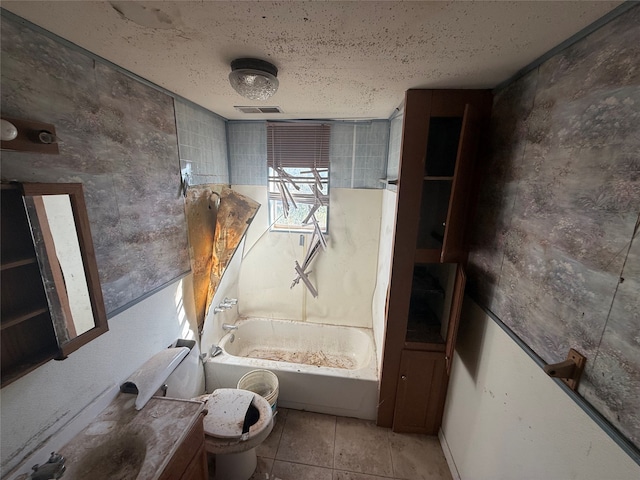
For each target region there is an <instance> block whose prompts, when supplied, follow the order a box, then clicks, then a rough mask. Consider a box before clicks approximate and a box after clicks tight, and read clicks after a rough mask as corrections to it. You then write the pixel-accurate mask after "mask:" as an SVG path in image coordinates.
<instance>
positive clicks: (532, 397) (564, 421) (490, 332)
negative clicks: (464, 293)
mask: <svg viewBox="0 0 640 480" xmlns="http://www.w3.org/2000/svg"><path fill="white" fill-rule="evenodd" d="M442 432H443V435H444V437H445V439H446V444H447V445H448V447H449V449H450V452H451V456H452V458H453V460H454V462H455V465H456V468H457V471H458V473H459V475H460V478H461V479H462V480H470V479H473V480H483V479H486V480H501V479H504V480H513V479H516V478H517V479H519V480H527V479H531V480H556V479H580V480H604V479H606V480H617V479H620V480H623V479H624V480H627V479H628V480H632V479H633V480H636V479H638V478H640V466H638V465H637V464H636V463H635V462H634V461H633V460H632V459H631V458H630V457H629V456H628V455H627V454H626V453H625V452H624V451H623V450H622V449H621V448H620V447H619V446H618V445H616V444H615V443H614V442H613V440H611V438H610V437H609V436H608V435H607V434H606V433H604V431H603V430H602V429H601V428H600V427H599V426H598V425H597V424H596V423H594V422H593V420H591V419H590V418H589V417H588V416H587V414H586V413H585V412H584V411H583V410H582V409H581V408H580V407H579V406H578V405H576V403H575V402H574V401H573V400H572V399H571V398H569V396H568V395H567V394H566V393H564V392H563V391H562V389H561V388H560V387H559V386H558V385H556V383H555V381H554V380H552V379H551V378H550V377H548V376H547V375H546V374H545V373H544V372H543V370H542V369H541V368H540V367H539V366H538V365H536V363H535V362H534V361H533V360H532V359H531V358H530V357H529V356H528V355H527V354H526V353H525V352H524V351H523V350H522V349H521V348H520V347H519V346H518V345H517V344H516V343H515V342H514V341H513V340H511V338H510V337H509V336H508V335H507V334H506V333H505V332H504V331H503V330H502V329H501V328H500V327H499V326H498V325H497V324H496V323H495V322H494V321H493V320H492V319H491V318H490V317H488V316H487V315H486V314H485V313H484V311H482V309H480V308H479V307H478V306H477V305H476V304H475V303H474V302H472V301H470V300H469V299H466V300H465V305H464V310H463V316H462V324H461V327H460V337H459V341H458V347H457V351H456V354H455V356H454V362H453V371H452V375H451V380H450V384H449V392H448V396H447V404H446V407H445V414H444V419H443V425H442Z"/></svg>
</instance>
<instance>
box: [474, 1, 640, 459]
mask: <svg viewBox="0 0 640 480" xmlns="http://www.w3.org/2000/svg"><path fill="white" fill-rule="evenodd" d="M639 45H640V8H639V7H636V8H633V9H631V10H630V11H628V12H627V13H625V14H623V15H622V16H620V17H618V18H616V19H615V20H613V21H612V22H610V23H608V24H607V25H605V26H604V27H602V28H601V29H599V30H597V31H596V32H594V33H592V34H591V35H589V36H588V37H586V38H585V39H583V40H582V41H580V42H578V43H577V44H574V45H573V46H571V47H570V48H568V49H566V50H564V51H563V52H561V53H559V54H558V55H556V56H554V57H552V58H551V59H549V60H548V61H546V62H545V63H544V64H542V65H541V66H540V67H539V68H537V69H536V70H534V71H532V72H530V73H529V74H527V75H526V76H525V77H523V78H521V79H519V80H517V81H515V82H514V83H512V84H510V85H508V86H507V87H505V88H504V89H502V90H501V91H500V92H498V93H497V95H496V96H495V99H494V109H493V118H492V137H491V142H492V151H491V155H490V156H489V158H487V159H486V163H485V164H484V165H483V171H484V179H483V181H482V190H481V194H480V199H479V202H478V207H477V214H476V218H475V221H474V225H473V227H472V228H473V238H472V251H471V255H470V259H469V261H470V265H469V268H470V280H471V285H472V289H473V291H474V292H475V297H476V299H477V300H478V301H479V302H480V304H482V305H484V306H485V307H487V308H488V309H489V310H491V311H492V312H493V313H494V314H496V315H497V316H498V317H499V318H500V319H501V320H502V321H503V322H504V323H506V324H507V325H508V326H509V327H510V328H511V329H512V330H513V331H514V332H515V333H516V334H517V335H518V336H520V337H521V338H522V339H523V340H524V341H525V342H526V343H527V344H528V345H529V346H530V347H531V348H532V349H533V350H534V351H535V352H536V353H537V354H538V355H540V356H541V357H542V358H543V359H544V360H545V361H547V362H549V363H553V362H558V361H561V360H564V359H565V358H566V355H567V353H568V350H569V348H570V347H574V348H576V349H577V350H579V351H580V352H582V353H583V354H585V355H586V356H587V359H588V360H587V365H586V371H585V374H584V375H583V378H582V382H581V384H580V388H579V393H580V394H581V395H582V396H584V398H585V399H586V400H587V401H588V402H590V403H591V404H592V405H593V406H594V407H595V408H596V409H597V410H599V411H600V412H601V413H602V414H603V415H604V416H605V417H606V418H607V419H608V420H609V421H610V422H611V423H612V424H613V425H614V426H615V427H616V428H617V429H618V430H619V431H620V432H621V433H622V434H623V435H624V436H626V437H627V438H629V440H630V441H631V442H632V443H633V444H635V445H636V447H640V245H639V244H640V237H639V236H638V221H639V218H640V217H639V216H640V155H639V152H640V128H639V127H640V68H639V67H638V65H640V47H639ZM634 237H635V238H634Z"/></svg>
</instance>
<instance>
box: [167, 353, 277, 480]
mask: <svg viewBox="0 0 640 480" xmlns="http://www.w3.org/2000/svg"><path fill="white" fill-rule="evenodd" d="M187 342H189V346H191V344H192V343H194V345H193V347H192V348H191V351H190V352H189V354H188V355H187V356H186V357H185V358H184V360H182V362H181V363H180V364H179V365H178V366H177V367H176V369H175V370H174V371H173V373H171V374H170V375H169V377H168V378H167V380H166V385H167V390H166V396H167V397H171V398H182V399H197V400H200V401H204V402H206V405H205V408H206V410H207V412H208V413H207V415H206V416H205V418H204V432H205V448H206V450H207V453H208V454H210V455H214V457H215V477H214V478H215V479H216V480H248V479H249V478H251V475H253V472H254V471H255V469H256V464H257V456H256V447H258V445H260V444H261V443H262V442H263V441H265V440H266V438H267V437H268V436H269V434H270V433H271V430H272V429H273V420H274V419H273V412H272V409H271V405H270V404H269V402H268V401H267V400H266V399H265V398H263V397H262V396H260V395H258V394H256V393H254V392H250V391H248V390H240V389H237V388H220V389H218V390H215V391H214V392H213V393H211V394H205V395H202V393H203V392H204V388H205V387H204V365H203V363H202V360H201V359H200V348H199V347H198V344H197V342H193V341H187ZM184 343H185V341H183V340H178V342H177V344H178V345H181V344H184ZM250 407H251V409H250ZM243 427H246V428H243ZM247 429H248V431H247V432H246V433H244V434H243V430H247ZM210 473H211V472H210Z"/></svg>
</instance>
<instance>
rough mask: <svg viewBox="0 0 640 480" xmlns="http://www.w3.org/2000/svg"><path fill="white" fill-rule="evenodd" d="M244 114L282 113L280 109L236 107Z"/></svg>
mask: <svg viewBox="0 0 640 480" xmlns="http://www.w3.org/2000/svg"><path fill="white" fill-rule="evenodd" d="M235 109H236V110H240V111H241V112H242V113H282V110H281V109H280V107H239V106H236V107H235Z"/></svg>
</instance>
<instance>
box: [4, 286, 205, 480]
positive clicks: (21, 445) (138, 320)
mask: <svg viewBox="0 0 640 480" xmlns="http://www.w3.org/2000/svg"><path fill="white" fill-rule="evenodd" d="M189 285H190V276H189V277H186V278H185V279H183V280H180V281H177V282H174V283H172V284H171V285H169V286H167V287H166V288H164V289H162V290H161V291H159V292H157V293H156V294H154V295H152V296H150V297H149V298H147V299H145V300H143V301H142V302H140V303H138V304H137V305H135V306H133V307H131V308H130V309H128V310H126V311H125V312H123V313H121V314H120V315H117V316H115V317H113V318H111V319H110V320H109V331H108V332H107V333H105V334H104V335H101V336H100V337H98V338H97V339H95V340H94V341H92V342H90V343H88V344H87V345H85V346H83V347H82V348H80V349H79V350H77V351H76V352H73V353H72V354H71V355H70V356H69V357H68V358H67V359H66V360H63V361H55V360H51V361H50V362H48V363H46V364H44V365H43V366H41V367H40V368H38V369H36V370H35V371H33V372H31V373H29V374H27V375H25V376H24V377H22V378H20V379H18V380H16V381H15V382H13V383H12V384H10V385H8V386H6V387H3V388H2V390H0V415H1V416H0V421H1V423H2V445H1V448H0V451H1V455H2V467H1V472H2V473H1V475H0V476H3V477H4V476H5V474H6V473H7V472H9V471H10V470H11V469H13V468H14V467H15V466H16V465H17V464H19V463H20V461H21V460H22V458H24V457H25V456H27V455H28V454H29V453H30V452H32V451H33V450H35V449H37V448H38V446H39V445H40V444H41V443H42V442H44V441H45V440H47V438H48V437H49V436H50V435H52V434H53V433H55V432H56V431H58V430H59V429H60V428H62V427H64V425H65V424H67V422H69V421H70V420H71V419H72V418H73V417H74V416H76V415H77V414H78V413H80V412H81V411H82V410H83V409H84V408H85V407H87V406H88V405H89V404H91V402H92V401H93V400H94V399H96V398H97V397H99V396H100V395H101V394H102V393H103V392H105V391H106V390H108V389H110V388H112V387H114V386H115V385H120V384H121V383H122V382H123V381H124V380H126V378H127V377H128V376H129V375H130V374H131V373H132V372H133V371H134V370H135V369H136V368H138V367H139V366H140V365H142V364H143V363H144V362H145V361H146V360H147V359H149V358H150V357H151V356H152V355H153V354H154V353H157V352H159V351H160V350H162V349H164V348H166V347H167V346H169V345H170V344H171V343H172V342H174V341H175V340H176V338H194V337H193V329H192V327H191V324H192V322H190V321H189V320H188V318H187V317H188V315H187V314H186V312H185V308H186V310H187V311H188V310H189V308H190V307H189V305H188V304H189V303H193V302H192V300H188V301H186V302H183V288H185V289H187V290H189ZM187 295H189V296H191V297H192V296H193V294H192V293H191V292H190V291H189V293H186V292H185V298H190V297H186V296H187ZM185 303H186V304H187V305H185ZM189 318H191V319H193V316H189ZM45 460H46V459H45Z"/></svg>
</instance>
